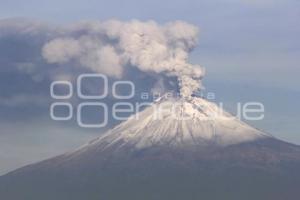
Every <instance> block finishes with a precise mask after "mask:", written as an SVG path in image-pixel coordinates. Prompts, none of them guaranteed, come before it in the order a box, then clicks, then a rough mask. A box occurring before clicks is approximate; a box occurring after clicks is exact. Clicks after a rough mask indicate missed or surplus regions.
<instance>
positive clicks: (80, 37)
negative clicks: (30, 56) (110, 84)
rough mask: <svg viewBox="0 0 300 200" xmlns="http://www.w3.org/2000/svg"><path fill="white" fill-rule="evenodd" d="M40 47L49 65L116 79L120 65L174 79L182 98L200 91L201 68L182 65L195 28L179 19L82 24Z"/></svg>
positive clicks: (193, 36)
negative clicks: (74, 65) (72, 65)
mask: <svg viewBox="0 0 300 200" xmlns="http://www.w3.org/2000/svg"><path fill="white" fill-rule="evenodd" d="M58 32H59V33H58V34H57V36H56V37H54V38H53V39H52V40H50V41H49V42H48V43H46V44H45V45H44V47H43V51H42V54H43V57H44V58H45V59H46V60H47V62H49V63H60V64H64V63H67V62H76V63H78V64H79V66H82V67H86V68H88V69H90V70H92V71H94V72H97V73H104V74H107V75H108V76H111V77H116V78H121V77H122V74H123V72H124V70H125V68H126V67H137V68H138V69H139V70H141V71H143V72H145V73H148V72H151V73H157V74H160V73H164V74H165V75H167V76H170V77H177V80H178V85H179V88H180V93H181V95H182V96H184V97H188V96H190V95H191V94H192V93H193V91H196V90H198V89H201V87H202V85H201V79H202V77H203V75H204V69H202V68H201V67H200V66H199V65H193V64H191V63H189V62H188V56H189V53H190V52H191V51H192V50H193V48H194V47H195V46H196V44H197V39H198V28H197V27H195V26H193V25H191V24H188V23H186V22H182V21H175V22H170V23H167V24H163V25H160V24H157V23H156V22H154V21H147V22H141V21H137V20H133V21H129V22H121V21H118V20H109V21H104V22H99V21H88V22H81V23H76V24H73V25H71V26H68V27H64V28H62V29H61V30H60V31H58Z"/></svg>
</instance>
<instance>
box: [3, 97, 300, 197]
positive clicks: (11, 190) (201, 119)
mask: <svg viewBox="0 0 300 200" xmlns="http://www.w3.org/2000/svg"><path fill="white" fill-rule="evenodd" d="M174 105H175V106H174ZM158 111H159V112H158ZM0 198H1V199H4V200H41V199H42V200H50V199H51V200H53V199H55V200H83V199H87V200H96V199H97V200H102V199H103V200H105V199H108V200H120V199H122V200H134V199H139V200H140V199H143V200H179V199H189V200H194V199H195V200H196V199H197V200H198V199H207V200H210V199H211V200H215V199H216V200H217V199H225V200H227V199H228V200H229V199H230V200H241V199H243V200H248V199H249V200H250V199H251V200H253V199H256V200H260V199H261V200H268V199H270V200H277V199H278V200H282V199H289V200H294V199H295V200H298V199H299V198H300V147H299V146H297V145H293V144H290V143H286V142H283V141H280V140H278V139H276V138H274V137H272V136H271V135H269V134H266V133H263V132H261V131H259V130H257V129H255V128H252V127H250V126H248V125H247V124H245V123H243V122H241V121H239V120H238V119H236V118H234V117H232V116H231V115H230V114H229V113H226V112H224V111H223V110H222V109H221V108H219V107H217V106H216V105H215V104H213V103H211V102H208V101H206V100H204V99H202V98H192V99H189V100H185V99H181V100H161V101H159V102H156V103H154V104H153V106H150V107H148V108H146V109H145V110H143V111H142V112H140V113H137V114H136V115H134V116H131V117H130V118H129V119H128V120H127V121H125V122H123V123H121V124H119V125H118V126H116V127H115V128H113V129H112V130H110V131H108V132H107V133H105V134H104V135H102V136H101V137H99V138H96V139H94V140H93V141H90V142H89V143H88V144H85V145H83V146H82V147H80V148H79V149H77V150H75V151H72V152H68V153H65V154H63V155H60V156H57V157H54V158H52V159H48V160H45V161H42V162H39V163H36V164H32V165H29V166H25V167H23V168H20V169H18V170H15V171H13V172H10V173H8V174H6V175H4V176H2V177H0Z"/></svg>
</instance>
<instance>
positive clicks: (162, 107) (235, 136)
mask: <svg viewBox="0 0 300 200" xmlns="http://www.w3.org/2000/svg"><path fill="white" fill-rule="evenodd" d="M264 137H271V136H270V135H268V134H266V133H263V132H261V131H260V130H257V129H255V128H252V127H251V126H249V125H247V124H246V123H244V122H242V121H240V120H238V119H237V118H235V117H234V116H232V115H231V114H229V113H227V112H225V111H224V110H223V109H221V108H220V107H218V106H217V105H216V104H215V103H212V102H209V101H207V100H205V99H203V98H197V97H193V98H190V99H188V100H187V99H179V100H178V99H161V100H159V101H156V102H155V103H153V104H152V106H149V107H147V108H146V109H144V110H143V111H141V112H139V113H136V114H135V115H132V116H131V117H129V118H128V120H126V121H124V122H123V123H121V124H119V125H118V126H116V127H115V128H113V129H111V130H110V131H108V132H107V133H105V134H104V135H102V136H101V137H99V138H97V139H95V140H93V141H91V142H89V143H88V144H86V145H84V146H82V147H81V148H80V150H84V149H88V148H90V147H91V146H94V147H95V146H98V147H101V149H102V148H103V149H105V148H108V147H110V146H113V145H114V146H117V147H118V148H121V147H122V146H124V145H131V146H134V147H135V148H137V149H141V148H147V147H151V146H159V145H165V146H166V145H167V146H175V147H176V146H178V147H188V146H195V145H211V144H213V145H220V146H227V145H231V144H237V143H242V142H247V141H253V140H256V139H260V138H264Z"/></svg>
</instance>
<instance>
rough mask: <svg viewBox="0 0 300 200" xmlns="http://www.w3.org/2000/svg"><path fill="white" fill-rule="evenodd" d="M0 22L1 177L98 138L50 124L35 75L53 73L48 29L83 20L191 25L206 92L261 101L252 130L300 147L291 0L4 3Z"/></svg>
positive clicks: (297, 51)
mask: <svg viewBox="0 0 300 200" xmlns="http://www.w3.org/2000/svg"><path fill="white" fill-rule="evenodd" d="M0 18H1V19H2V20H0V91H1V92H0V150H1V152H0V174H1V173H5V172H7V171H9V170H12V169H15V168H17V167H20V166H22V165H24V164H28V163H31V162H35V161H38V160H41V159H45V158H47V157H50V156H53V155H57V154H60V153H63V152H65V151H68V150H71V149H73V148H76V147H77V146H79V145H81V144H82V143H84V142H85V141H88V140H90V139H91V138H93V137H96V136H97V135H99V134H101V132H103V130H93V131H91V130H89V131H87V130H83V129H80V128H78V127H77V125H76V124H75V123H73V122H70V123H59V122H53V121H52V120H51V119H50V118H49V112H48V110H49V102H51V100H49V90H48V89H49V85H50V80H49V79H47V78H44V79H42V77H47V75H49V74H53V73H54V72H53V71H54V70H53V69H55V70H56V72H57V70H59V69H58V67H57V66H54V67H53V66H52V65H50V64H48V63H46V62H45V61H44V60H43V58H42V56H41V47H42V45H43V44H44V43H45V41H46V40H47V39H48V38H49V37H50V38H51V37H52V36H51V33H52V32H53V27H56V26H57V25H61V26H65V24H70V23H74V22H77V21H82V20H101V21H103V20H107V19H112V18H114V19H119V20H125V21H126V20H132V19H138V20H142V21H144V20H155V21H156V22H157V23H166V22H169V21H174V20H183V21H186V22H188V23H191V24H194V25H196V26H197V27H199V29H200V34H199V45H198V46H197V48H196V49H195V50H194V51H193V52H192V54H191V58H190V61H191V62H192V63H197V64H200V65H202V66H203V67H205V69H206V76H205V79H204V85H205V87H206V90H207V91H211V92H215V93H216V97H217V99H216V100H217V101H223V102H224V103H225V107H226V108H227V109H228V110H230V111H232V112H234V110H235V103H236V102H239V101H241V102H246V101H260V102H262V103H264V105H265V109H266V115H265V119H264V120H262V121H258V122H249V123H250V124H252V125H254V126H256V127H258V128H260V129H263V130H264V131H266V132H269V133H271V134H273V135H275V136H277V137H279V138H281V139H284V140H287V141H290V142H293V143H297V144H300V133H299V128H298V124H299V119H300V107H299V98H300V89H299V86H300V79H299V78H298V76H299V74H300V66H299V63H300V40H299V35H300V26H299V19H300V2H299V1H297V0H277V1H276V0H260V1H259V0H216V1H209V0H204V1H201V0H190V1H187V0H170V1H158V0H152V1H140V0H139V1H138V0H136V1H133V0H129V1H116V0H112V1H99V0H91V1H88V2H87V1H78V0H77V1H76V0H72V1H71V0H65V1H63V0H52V1H42V0H28V1H23V3H21V2H20V1H15V0H9V1H8V0H2V1H1V7H0ZM37 21H38V22H39V23H37ZM25 30H26V31H25ZM76 73H80V72H76ZM134 73H135V72H133V74H134ZM142 78H143V77H141V79H142ZM136 81H137V82H138V81H139V78H136ZM148 81H149V83H151V79H149V80H148ZM147 85H148V82H147V81H145V82H143V83H141V88H142V87H146V86H147Z"/></svg>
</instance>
